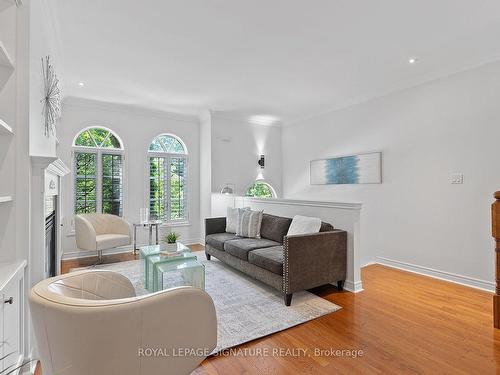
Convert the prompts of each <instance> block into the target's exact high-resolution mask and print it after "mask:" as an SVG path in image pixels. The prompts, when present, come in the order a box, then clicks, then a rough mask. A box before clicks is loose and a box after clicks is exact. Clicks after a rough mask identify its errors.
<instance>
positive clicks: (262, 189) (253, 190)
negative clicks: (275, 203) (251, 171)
mask: <svg viewBox="0 0 500 375" xmlns="http://www.w3.org/2000/svg"><path fill="white" fill-rule="evenodd" d="M246 196H247V197H256V198H274V191H273V189H272V188H271V187H270V186H269V185H268V184H266V183H265V182H256V183H255V184H253V185H252V186H250V187H249V188H248V190H247V193H246Z"/></svg>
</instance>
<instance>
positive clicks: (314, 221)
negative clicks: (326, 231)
mask: <svg viewBox="0 0 500 375" xmlns="http://www.w3.org/2000/svg"><path fill="white" fill-rule="evenodd" d="M320 228H321V219H319V218H317V217H308V216H300V215H295V216H294V217H293V220H292V224H290V228H288V233H287V236H291V235H297V234H309V233H318V232H319V229H320Z"/></svg>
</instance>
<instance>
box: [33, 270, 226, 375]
mask: <svg viewBox="0 0 500 375" xmlns="http://www.w3.org/2000/svg"><path fill="white" fill-rule="evenodd" d="M106 298H107V299H106ZM29 299H30V309H31V316H32V320H33V326H34V332H35V337H36V341H37V344H38V345H37V348H38V355H39V357H40V359H41V363H42V372H43V373H44V374H58V375H88V374H93V375H101V374H102V375H104V374H120V375H146V374H147V375H154V374H158V375H160V374H162V375H165V374H188V373H190V372H191V371H193V370H194V369H195V368H196V367H197V366H198V365H199V364H200V363H201V361H203V359H205V357H206V356H207V355H208V354H209V353H210V352H211V351H212V350H213V349H214V348H215V346H216V343H217V318H216V315H215V308H214V305H213V301H212V299H211V298H210V296H209V295H208V294H207V293H206V292H205V291H203V290H201V289H196V288H192V287H180V288H173V289H169V290H164V291H161V292H158V293H153V294H148V295H144V296H140V297H136V296H135V292H134V291H133V287H132V284H131V283H130V281H129V280H128V279H127V278H126V277H124V276H121V275H119V274H116V273H114V272H111V271H102V270H93V271H80V272H75V273H74V274H73V273H70V274H66V275H61V276H56V277H53V278H50V279H47V280H44V281H41V282H40V283H38V284H37V285H35V286H34V287H33V288H32V290H31V293H30V298H29ZM166 348H168V350H176V349H191V348H192V349H198V350H199V351H197V352H196V353H194V352H193V353H190V354H188V355H186V356H181V357H175V356H170V357H167V356H166V355H165V356H159V357H155V356H153V357H151V356H147V355H141V351H142V353H144V352H145V351H146V352H147V351H148V350H151V349H162V350H165V349H166ZM166 354H168V353H166ZM170 354H172V353H170Z"/></svg>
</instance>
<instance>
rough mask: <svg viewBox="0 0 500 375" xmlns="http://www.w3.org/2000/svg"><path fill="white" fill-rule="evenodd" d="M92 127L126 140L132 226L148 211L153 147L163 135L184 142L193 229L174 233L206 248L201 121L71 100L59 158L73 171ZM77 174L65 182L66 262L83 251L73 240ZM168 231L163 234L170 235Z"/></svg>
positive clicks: (143, 234)
mask: <svg viewBox="0 0 500 375" xmlns="http://www.w3.org/2000/svg"><path fill="white" fill-rule="evenodd" d="M88 126H105V127H107V128H109V129H111V130H113V131H114V132H115V133H116V134H118V136H119V137H120V138H121V139H122V141H123V143H124V147H125V159H124V163H125V164H124V168H125V169H124V175H125V177H124V207H123V209H124V217H125V218H126V219H127V220H129V221H131V222H132V221H138V220H139V210H140V208H142V207H148V206H149V202H148V197H147V193H146V192H147V184H148V177H149V176H148V164H147V150H148V147H149V144H150V143H151V141H152V140H153V139H154V137H156V136H157V135H159V134H161V133H172V134H175V135H176V136H178V137H180V138H181V139H182V140H183V141H184V142H185V144H186V146H187V148H188V152H189V162H188V163H189V176H188V178H189V180H188V191H189V218H190V223H189V225H184V226H179V227H175V228H172V229H173V230H174V231H175V232H178V233H180V234H181V241H183V242H185V243H198V242H200V237H201V236H200V220H199V217H200V184H199V182H200V154H199V149H200V139H199V134H200V129H199V123H198V119H197V118H195V117H188V116H181V115H174V114H168V113H164V112H158V111H150V110H145V109H139V108H135V107H131V106H126V105H118V104H109V103H100V102H94V101H87V100H83V99H75V98H69V99H68V100H66V101H65V103H64V106H63V116H62V119H61V124H60V132H59V137H60V145H59V152H58V154H59V157H60V158H61V159H62V160H63V161H64V162H65V163H66V164H67V165H68V166H72V153H71V150H72V149H71V145H72V142H73V139H74V137H75V135H76V134H78V133H79V131H80V130H81V129H83V128H85V127H88ZM73 178H74V177H73V173H71V174H70V175H68V176H66V177H64V180H63V186H64V187H63V188H64V202H63V204H64V218H63V221H64V239H65V240H64V243H63V249H64V256H65V257H68V256H72V255H74V254H72V253H73V252H75V251H77V248H76V244H75V239H74V236H72V235H71V220H72V219H73V212H74V211H73V207H74V204H73V191H72V186H73ZM167 229H168V228H163V229H162V230H161V232H162V233H164V232H165V231H166V230H167ZM146 242H147V231H146V230H142V231H139V241H138V244H139V245H140V244H141V243H142V244H145V243H146Z"/></svg>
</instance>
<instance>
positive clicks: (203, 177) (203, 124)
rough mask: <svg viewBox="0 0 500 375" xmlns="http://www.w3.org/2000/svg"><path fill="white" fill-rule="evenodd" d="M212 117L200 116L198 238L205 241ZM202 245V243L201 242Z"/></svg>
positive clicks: (209, 186)
mask: <svg viewBox="0 0 500 375" xmlns="http://www.w3.org/2000/svg"><path fill="white" fill-rule="evenodd" d="M211 155H212V115H211V113H210V112H209V111H207V112H206V113H204V114H202V115H201V116H200V237H201V238H202V239H205V218H207V217H210V216H212V194H211V191H212V159H211V157H212V156H211ZM202 243H204V242H202Z"/></svg>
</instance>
